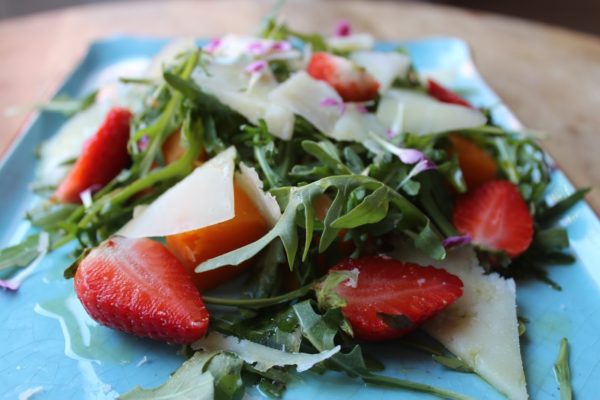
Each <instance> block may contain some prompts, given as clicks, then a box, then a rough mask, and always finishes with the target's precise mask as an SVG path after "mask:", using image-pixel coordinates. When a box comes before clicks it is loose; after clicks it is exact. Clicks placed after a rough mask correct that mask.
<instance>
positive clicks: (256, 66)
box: [244, 60, 269, 74]
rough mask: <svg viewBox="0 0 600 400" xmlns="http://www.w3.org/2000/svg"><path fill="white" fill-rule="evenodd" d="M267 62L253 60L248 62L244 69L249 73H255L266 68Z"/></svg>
mask: <svg viewBox="0 0 600 400" xmlns="http://www.w3.org/2000/svg"><path fill="white" fill-rule="evenodd" d="M268 65H269V64H268V63H267V62H266V61H264V60H259V61H254V62H253V63H250V64H248V66H247V67H246V68H244V71H246V72H248V73H250V74H257V73H259V72H261V71H262V70H264V69H265V68H267V66H268Z"/></svg>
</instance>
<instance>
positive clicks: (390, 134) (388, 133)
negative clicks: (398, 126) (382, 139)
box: [385, 129, 398, 139]
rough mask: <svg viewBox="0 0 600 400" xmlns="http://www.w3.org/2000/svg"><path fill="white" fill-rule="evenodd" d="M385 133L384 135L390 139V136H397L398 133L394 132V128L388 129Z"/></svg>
mask: <svg viewBox="0 0 600 400" xmlns="http://www.w3.org/2000/svg"><path fill="white" fill-rule="evenodd" d="M385 134H386V136H387V137H389V138H390V139H391V138H393V137H394V136H397V135H398V132H396V131H395V130H393V129H388V130H387V131H386V132H385Z"/></svg>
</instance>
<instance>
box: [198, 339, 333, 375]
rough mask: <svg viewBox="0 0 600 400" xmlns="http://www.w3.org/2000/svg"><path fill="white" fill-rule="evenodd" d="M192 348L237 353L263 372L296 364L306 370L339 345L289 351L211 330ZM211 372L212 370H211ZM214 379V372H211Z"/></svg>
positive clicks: (331, 353) (298, 368) (298, 367)
mask: <svg viewBox="0 0 600 400" xmlns="http://www.w3.org/2000/svg"><path fill="white" fill-rule="evenodd" d="M192 349H194V350H199V349H203V350H205V351H208V352H214V351H226V352H232V353H235V354H237V356H239V357H240V358H241V359H242V360H244V362H246V363H248V364H250V365H252V367H253V368H255V369H256V370H258V371H261V372H265V371H268V370H269V369H271V368H273V367H284V366H288V365H296V370H297V371H298V372H303V371H306V370H308V369H310V368H312V367H313V365H315V364H317V363H320V362H322V361H323V360H326V359H328V358H330V357H332V356H333V355H334V354H336V353H337V352H338V351H339V350H340V346H334V347H332V348H331V349H328V350H325V351H322V352H319V353H316V354H309V353H296V352H294V353H290V352H286V351H281V350H277V349H274V348H271V347H268V346H264V345H262V344H258V343H254V342H252V341H250V340H245V339H239V338H237V337H234V336H225V335H222V334H220V333H218V332H211V333H209V334H208V335H207V336H206V337H205V338H203V339H200V340H199V341H197V342H195V343H194V344H192ZM211 372H212V371H211ZM213 375H214V376H215V379H217V376H218V375H216V374H214V373H213Z"/></svg>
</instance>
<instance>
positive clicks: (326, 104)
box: [320, 97, 340, 107]
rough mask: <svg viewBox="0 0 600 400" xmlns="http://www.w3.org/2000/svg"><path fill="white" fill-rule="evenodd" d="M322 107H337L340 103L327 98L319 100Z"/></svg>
mask: <svg viewBox="0 0 600 400" xmlns="http://www.w3.org/2000/svg"><path fill="white" fill-rule="evenodd" d="M320 104H321V105H322V106H323V107H332V106H338V105H339V104H340V102H339V101H338V100H336V99H334V98H333V97H328V98H326V99H323V100H321V103H320Z"/></svg>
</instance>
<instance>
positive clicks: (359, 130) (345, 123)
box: [325, 104, 385, 142]
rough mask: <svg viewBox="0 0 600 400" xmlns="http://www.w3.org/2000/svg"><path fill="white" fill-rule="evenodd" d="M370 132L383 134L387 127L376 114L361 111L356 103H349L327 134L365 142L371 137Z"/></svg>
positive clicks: (340, 138) (342, 138)
mask: <svg viewBox="0 0 600 400" xmlns="http://www.w3.org/2000/svg"><path fill="white" fill-rule="evenodd" d="M369 132H371V133H375V134H377V135H383V134H384V133H385V129H384V127H383V125H382V124H381V122H380V121H379V120H378V119H377V117H375V115H373V114H371V113H366V112H363V111H360V110H359V109H358V108H357V107H356V106H355V105H354V104H348V105H347V106H346V110H345V111H344V114H343V115H342V117H341V118H340V119H339V120H338V121H337V122H336V124H335V127H334V128H333V131H331V133H327V132H325V134H326V135H327V136H329V137H331V138H333V139H336V140H348V141H355V142H364V141H365V140H368V139H369Z"/></svg>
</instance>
